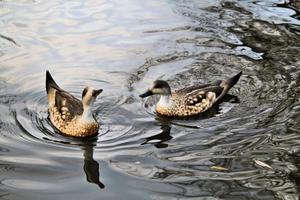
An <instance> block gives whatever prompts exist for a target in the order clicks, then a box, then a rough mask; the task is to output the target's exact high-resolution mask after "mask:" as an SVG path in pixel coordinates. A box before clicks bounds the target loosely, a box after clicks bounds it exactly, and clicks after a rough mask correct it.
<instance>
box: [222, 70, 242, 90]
mask: <svg viewBox="0 0 300 200" xmlns="http://www.w3.org/2000/svg"><path fill="white" fill-rule="evenodd" d="M242 74H243V72H242V71H241V72H240V73H238V74H237V75H235V76H233V77H232V78H230V79H228V80H226V84H227V87H228V90H229V89H230V88H232V87H233V86H234V85H235V84H236V83H237V82H238V81H239V79H240V77H241V75H242Z"/></svg>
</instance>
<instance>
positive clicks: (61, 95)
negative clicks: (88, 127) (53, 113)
mask: <svg viewBox="0 0 300 200" xmlns="http://www.w3.org/2000/svg"><path fill="white" fill-rule="evenodd" d="M55 107H56V108H57V110H58V111H59V112H60V113H61V116H62V118H66V119H73V118H74V117H75V116H76V115H81V114H82V113H83V105H82V102H81V101H80V100H78V99H77V98H76V97H74V96H73V95H71V94H70V93H68V92H66V91H63V90H57V91H56V93H55ZM64 115H65V117H63V116H64Z"/></svg>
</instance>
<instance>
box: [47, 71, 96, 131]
mask: <svg viewBox="0 0 300 200" xmlns="http://www.w3.org/2000/svg"><path fill="white" fill-rule="evenodd" d="M46 90H47V94H48V104H49V118H50V121H51V123H52V124H53V125H54V126H55V127H56V128H57V129H58V130H59V131H60V132H62V133H63V134H66V135H69V136H73V137H89V136H94V135H97V134H98V130H99V124H98V122H97V121H96V119H95V118H94V116H93V113H92V105H93V103H94V102H95V100H96V98H97V96H98V95H99V94H100V93H101V92H102V89H99V90H94V89H93V88H91V87H86V88H84V90H83V92H82V101H80V100H79V99H77V98H75V97H74V96H72V95H71V94H70V93H68V92H66V91H64V90H63V89H61V88H60V87H59V86H58V85H57V84H56V83H55V81H54V80H53V78H52V76H51V74H50V73H49V71H47V72H46Z"/></svg>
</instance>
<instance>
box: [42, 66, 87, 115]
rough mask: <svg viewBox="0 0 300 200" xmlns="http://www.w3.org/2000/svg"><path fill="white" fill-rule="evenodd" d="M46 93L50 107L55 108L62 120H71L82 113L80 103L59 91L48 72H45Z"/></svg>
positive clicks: (71, 96) (64, 92) (68, 94)
mask: <svg viewBox="0 0 300 200" xmlns="http://www.w3.org/2000/svg"><path fill="white" fill-rule="evenodd" d="M46 91H47V94H48V101H49V105H50V107H55V108H56V110H57V111H58V112H59V113H60V115H61V116H62V118H63V119H65V120H71V119H73V118H74V117H75V116H76V115H81V114H82V113H83V105H82V102H81V101H80V100H78V99H77V98H76V97H74V96H73V95H71V94H70V93H68V92H66V91H64V90H63V89H61V88H60V87H59V86H58V85H57V84H56V82H55V81H54V79H53V78H52V76H51V74H50V72H49V71H48V70H47V71H46Z"/></svg>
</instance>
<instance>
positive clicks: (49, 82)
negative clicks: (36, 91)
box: [46, 70, 59, 94]
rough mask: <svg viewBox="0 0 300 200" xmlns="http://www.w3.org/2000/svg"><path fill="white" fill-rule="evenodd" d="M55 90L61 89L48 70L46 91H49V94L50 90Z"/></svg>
mask: <svg viewBox="0 0 300 200" xmlns="http://www.w3.org/2000/svg"><path fill="white" fill-rule="evenodd" d="M51 87H52V88H55V89H57V90H58V89H59V86H58V85H57V84H56V83H55V81H54V79H53V78H52V76H51V74H50V72H49V71H48V70H47V71H46V90H47V94H48V92H49V90H50V88H51Z"/></svg>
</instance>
